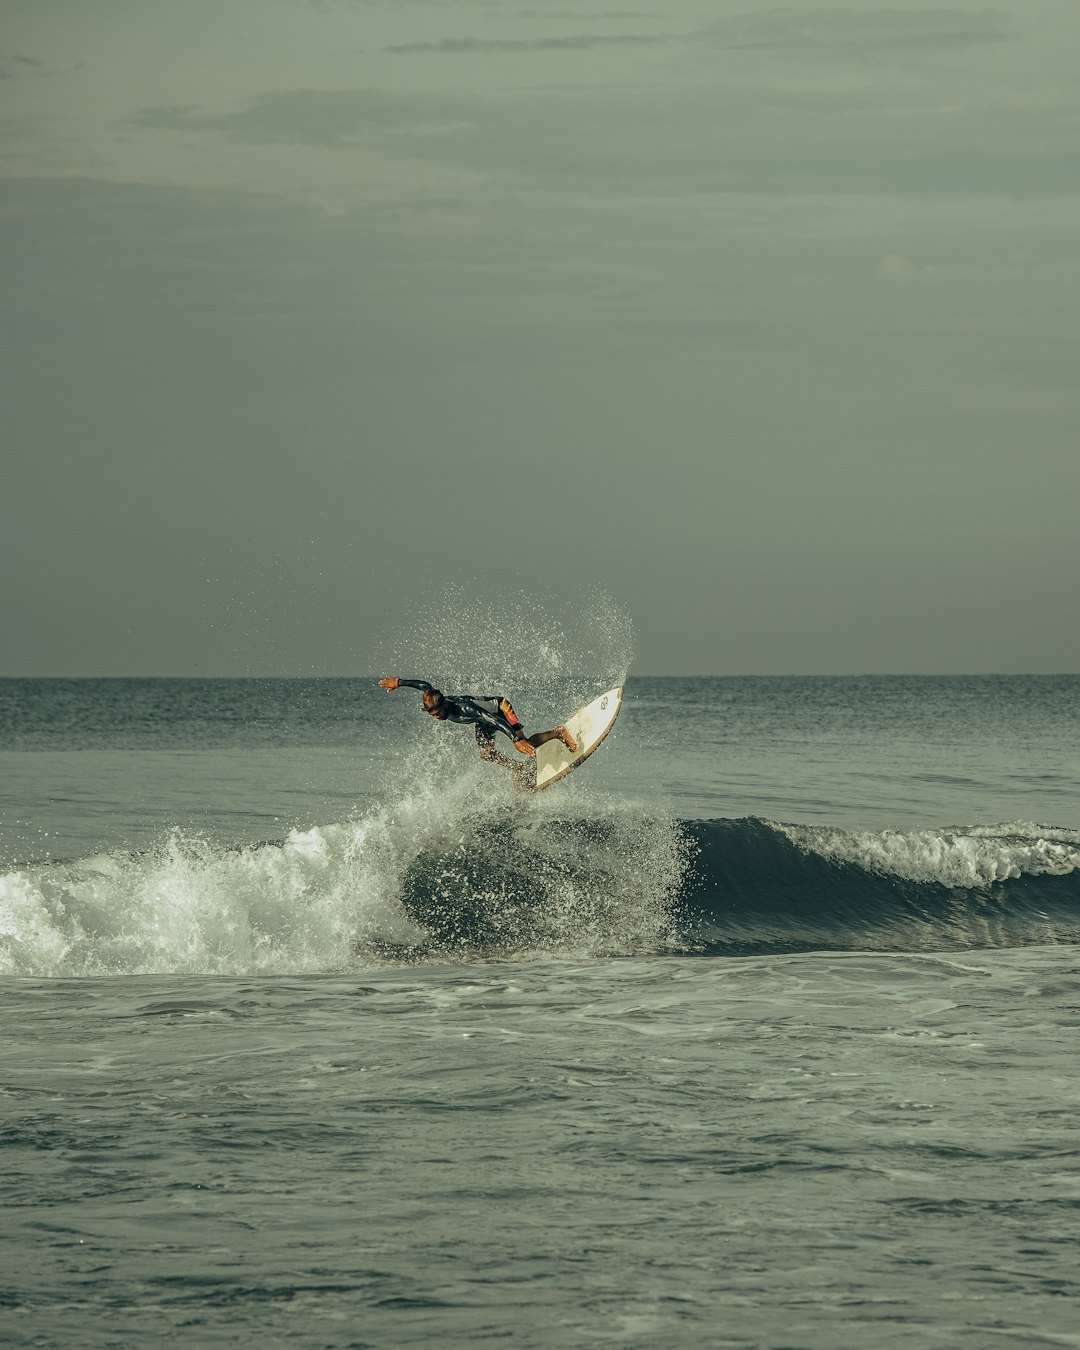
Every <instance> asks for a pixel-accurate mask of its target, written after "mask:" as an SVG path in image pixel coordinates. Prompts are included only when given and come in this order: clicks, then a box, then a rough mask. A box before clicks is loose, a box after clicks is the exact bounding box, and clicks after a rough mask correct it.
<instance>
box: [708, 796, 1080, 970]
mask: <svg viewBox="0 0 1080 1350" xmlns="http://www.w3.org/2000/svg"><path fill="white" fill-rule="evenodd" d="M688 829H689V832H690V834H691V835H692V837H693V840H694V843H695V846H696V853H697V857H696V863H695V866H694V876H693V878H692V881H691V883H690V884H689V885H688V886H687V887H686V895H685V897H684V900H683V903H682V932H683V935H684V938H685V939H686V940H687V941H688V942H690V943H692V944H693V945H696V947H697V949H698V950H700V951H703V952H707V953H709V954H712V955H750V954H764V953H767V952H775V951H786V952H792V951H814V950H833V951H891V952H905V951H927V950H956V949H962V948H989V947H1020V946H1028V945H1032V944H1053V943H1072V942H1078V941H1080V832H1078V831H1075V830H1060V829H1050V828H1047V827H1042V826H1039V825H1035V824H1032V823H1029V822H1016V823H1012V824H1001V825H988V826H974V827H971V828H967V829H947V830H937V829H934V830H913V831H893V830H885V831H880V832H857V831H845V830H837V829H831V828H829V827H826V826H813V825H780V824H776V823H775V822H772V821H767V820H757V819H742V820H709V821H698V822H693V823H691V824H690V825H689V826H688Z"/></svg>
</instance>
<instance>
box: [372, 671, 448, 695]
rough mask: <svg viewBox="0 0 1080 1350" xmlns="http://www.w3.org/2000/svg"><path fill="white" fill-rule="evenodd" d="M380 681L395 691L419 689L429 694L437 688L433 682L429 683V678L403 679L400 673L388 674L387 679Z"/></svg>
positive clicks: (383, 685) (388, 690)
mask: <svg viewBox="0 0 1080 1350" xmlns="http://www.w3.org/2000/svg"><path fill="white" fill-rule="evenodd" d="M379 683H380V684H381V685H382V687H383V688H384V689H385V690H386V691H387V693H391V692H393V690H395V689H401V688H402V687H403V686H404V688H406V689H419V690H420V692H421V693H422V694H429V693H430V692H431V691H432V689H434V688H435V686H434V685H433V684H428V682H427V680H403V679H402V678H401V676H400V675H387V677H386V679H385V680H380V681H379Z"/></svg>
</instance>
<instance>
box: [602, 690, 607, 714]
mask: <svg viewBox="0 0 1080 1350" xmlns="http://www.w3.org/2000/svg"><path fill="white" fill-rule="evenodd" d="M606 710H607V694H605V695H604V697H603V701H602V702H601V704H600V711H601V712H606Z"/></svg>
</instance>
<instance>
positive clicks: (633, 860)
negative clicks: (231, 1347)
mask: <svg viewBox="0 0 1080 1350" xmlns="http://www.w3.org/2000/svg"><path fill="white" fill-rule="evenodd" d="M526 627H528V626H527V625H526ZM465 629H466V630H467V631H471V632H472V634H473V637H474V639H476V640H474V641H472V642H470V643H469V644H468V649H467V651H466V650H465V645H464V644H463V643H455V640H454V639H453V638H452V636H451V635H448V634H447V633H446V632H445V631H442V630H439V631H431V630H429V631H426V632H419V633H418V634H416V635H413V636H412V637H411V638H410V639H409V642H406V643H403V644H402V648H401V650H397V651H394V652H390V653H388V654H387V661H388V669H387V670H386V671H378V672H373V673H372V675H371V676H370V677H366V678H364V679H339V680H318V679H309V680H98V681H95V680H5V681H0V769H2V774H3V777H2V783H0V810H2V815H0V827H2V828H0V1009H2V1017H3V1027H4V1031H5V1034H4V1037H3V1041H2V1045H0V1073H2V1078H0V1139H2V1140H3V1143H4V1145H5V1161H6V1163H7V1167H6V1176H5V1181H4V1183H3V1197H4V1212H5V1227H4V1233H3V1236H2V1238H0V1245H2V1248H3V1255H4V1261H3V1269H2V1273H0V1306H2V1307H3V1309H4V1339H5V1343H10V1344H13V1345H28V1346H29V1345H53V1344H56V1345H60V1344H65V1345H67V1344H71V1343H77V1344H80V1345H87V1346H99V1345H100V1346H112V1345H141V1344H150V1343H157V1342H158V1341H161V1340H166V1341H175V1342H177V1343H183V1344H192V1345H215V1344H253V1345H254V1344H259V1345H278V1344H280V1345H293V1344H295V1345H311V1346H335V1347H336V1346H342V1347H344V1346H352V1345H390V1344H392V1345H418V1346H419V1345H427V1344H431V1343H433V1342H435V1341H438V1342H440V1343H445V1344H460V1345H472V1344H475V1343H477V1342H478V1341H482V1340H485V1339H512V1340H513V1341H514V1343H516V1344H521V1345H527V1346H549V1345H552V1346H553V1345H565V1344H583V1345H594V1344H595V1345H601V1344H625V1345H642V1346H651V1345H656V1346H661V1345H671V1344H679V1345H688V1346H697V1345H700V1346H716V1345H723V1346H746V1347H750V1346H755V1347H757V1346H775V1347H777V1350H779V1348H780V1347H792V1346H797V1347H822V1348H823V1350H824V1348H825V1347H837V1346H852V1347H855V1346H860V1347H863V1346H867V1345H874V1346H928V1345H939V1344H959V1345H971V1346H986V1345H1002V1346H1009V1345H1017V1346H1020V1345H1033V1346H1034V1345H1076V1344H1080V1334H1078V1333H1077V1332H1076V1331H1075V1325H1076V1322H1077V1318H1076V1304H1075V1298H1076V1294H1077V1292H1078V1284H1077V1280H1076V1277H1075V1271H1074V1266H1075V1262H1074V1260H1073V1254H1074V1251H1075V1242H1076V1240H1077V1239H1078V1238H1080V1181H1078V1180H1077V1177H1078V1176H1080V1172H1078V1170H1077V1166H1076V1162H1077V1157H1078V1153H1080V1133H1078V1130H1077V1127H1076V1124H1075V1121H1076V1118H1077V1107H1078V1105H1080V1087H1078V1079H1077V1075H1076V1072H1075V1046H1076V1028H1077V1025H1078V1010H1080V962H1078V959H1077V946H1076V944H1077V941H1078V938H1080V820H1078V818H1077V809H1076V803H1077V800H1078V796H1077V792H1078V789H1080V750H1078V739H1077V734H1076V727H1077V714H1078V713H1080V678H1077V677H1073V676H1042V677H1038V676H1024V677H1003V676H998V677H970V678H962V677H949V678H946V677H941V678H936V677H935V678H931V677H922V678H918V677H866V678H827V677H814V678H796V677H791V678H783V679H781V678H758V679H753V678H749V677H747V678H730V679H703V678H690V677H680V678H671V679H659V678H636V677H634V676H633V675H632V674H629V675H628V670H629V651H628V647H627V644H626V642H625V640H624V638H625V635H624V633H623V632H622V630H620V629H619V627H618V625H617V624H616V625H614V626H612V627H611V628H610V629H609V630H608V631H606V632H605V631H599V632H598V629H597V625H596V623H595V622H593V623H591V624H590V625H589V632H590V633H591V634H592V637H591V639H590V641H585V640H583V639H582V637H581V635H580V634H578V633H566V632H563V633H559V632H555V633H552V631H551V629H550V626H549V627H548V628H547V629H546V630H545V632H546V637H545V639H544V641H543V643H542V644H541V643H540V641H539V639H537V641H536V643H534V645H533V646H531V647H529V646H526V645H521V644H519V646H518V647H516V648H511V649H508V648H507V644H506V641H505V635H503V636H502V638H501V639H500V641H501V646H500V641H496V639H495V637H494V636H493V637H492V639H491V641H490V643H489V644H488V646H486V647H485V644H484V641H483V640H480V638H479V637H478V635H479V634H481V633H482V632H484V631H486V629H484V628H483V627H482V625H478V624H474V625H472V626H471V629H470V625H469V624H468V623H467V622H466V624H465ZM590 642H591V645H590ZM410 643H411V647H410V645H409V644H410ZM391 662H392V663H393V664H392V665H391V664H390V663H391ZM503 667H507V669H506V670H505V671H504V669H503ZM581 672H588V673H581ZM383 673H400V674H402V675H410V676H420V677H423V678H428V679H435V680H438V681H442V682H444V684H445V687H447V688H449V689H457V690H462V691H468V690H470V689H483V691H484V692H488V691H489V690H490V689H491V688H494V687H499V688H500V689H502V690H503V691H504V692H506V693H507V694H509V695H510V696H511V697H512V698H513V701H514V705H515V707H516V708H517V709H518V711H519V712H520V713H521V714H522V715H523V716H524V718H525V720H526V725H527V726H528V727H529V729H538V728H540V727H542V726H547V725H550V724H551V722H552V721H554V720H557V719H558V718H559V717H560V716H562V715H565V714H566V712H568V711H570V710H572V708H573V707H574V706H576V705H577V703H579V702H582V701H584V700H585V699H586V698H588V697H589V696H590V695H591V693H593V692H595V689H599V688H601V687H608V686H609V684H611V683H615V682H619V681H621V680H623V679H625V682H626V701H625V704H624V709H623V712H622V714H621V716H620V719H619V721H618V723H617V724H616V729H615V731H614V732H613V733H612V736H611V737H610V738H609V740H608V742H607V743H606V744H605V746H604V747H603V749H602V750H601V751H600V752H599V753H598V754H597V755H596V756H594V757H593V758H592V759H591V760H590V761H589V763H588V764H587V765H585V766H583V768H582V769H581V770H580V771H579V772H578V773H576V774H574V775H572V776H571V778H569V779H567V780H566V781H565V782H564V783H562V784H559V785H557V786H556V788H553V789H552V790H551V791H550V792H548V793H544V794H540V795H538V796H536V797H528V796H524V795H522V794H520V793H513V792H512V791H510V789H509V785H508V783H507V781H506V778H505V777H504V776H503V775H500V774H499V773H498V772H497V771H493V770H492V768H491V767H490V766H485V765H482V764H481V763H480V762H479V760H478V759H477V757H476V753H475V747H474V745H473V743H472V741H471V738H470V737H469V736H468V735H467V734H466V732H465V731H463V729H462V728H455V727H449V726H440V725H437V724H434V723H432V722H431V721H430V719H427V718H423V717H422V716H421V715H420V713H419V711H418V708H417V706H416V701H415V700H414V701H412V702H410V701H409V700H407V699H405V698H402V696H401V695H400V694H399V695H396V696H395V697H394V698H392V699H391V698H389V697H387V696H386V695H385V694H384V693H383V692H382V691H381V690H379V689H378V687H377V685H376V684H375V679H376V678H377V676H378V675H379V674H383ZM504 675H505V678H500V677H503V676H504ZM495 680H498V681H499V683H498V686H496V685H494V684H492V683H491V682H492V681H495Z"/></svg>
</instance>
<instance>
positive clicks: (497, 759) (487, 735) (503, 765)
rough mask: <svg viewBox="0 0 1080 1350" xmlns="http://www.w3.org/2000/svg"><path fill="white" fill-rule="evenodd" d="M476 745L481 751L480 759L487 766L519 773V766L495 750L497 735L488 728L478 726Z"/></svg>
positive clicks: (476, 729)
mask: <svg viewBox="0 0 1080 1350" xmlns="http://www.w3.org/2000/svg"><path fill="white" fill-rule="evenodd" d="M475 731H476V744H477V746H478V747H479V750H480V758H481V759H482V760H484V761H485V763H487V764H497V765H498V766H499V768H500V769H513V770H514V771H515V773H516V772H517V769H518V765H517V764H515V763H514V761H513V760H512V759H507V757H506V756H505V755H500V754H499V752H498V750H496V749H495V733H494V732H493V731H489V730H488V728H487V727H482V726H479V725H477V726H476V728H475Z"/></svg>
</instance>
